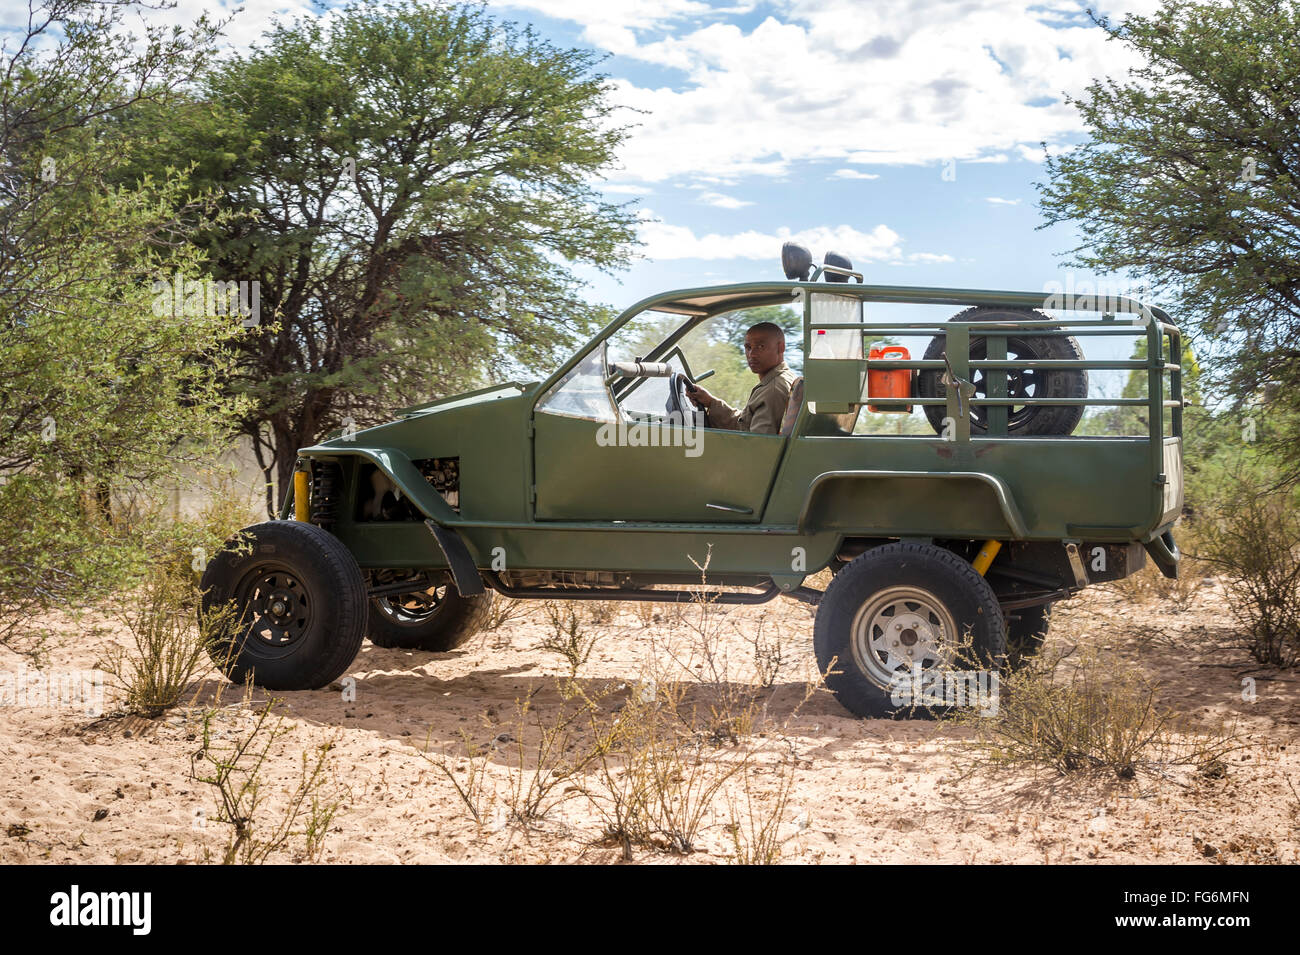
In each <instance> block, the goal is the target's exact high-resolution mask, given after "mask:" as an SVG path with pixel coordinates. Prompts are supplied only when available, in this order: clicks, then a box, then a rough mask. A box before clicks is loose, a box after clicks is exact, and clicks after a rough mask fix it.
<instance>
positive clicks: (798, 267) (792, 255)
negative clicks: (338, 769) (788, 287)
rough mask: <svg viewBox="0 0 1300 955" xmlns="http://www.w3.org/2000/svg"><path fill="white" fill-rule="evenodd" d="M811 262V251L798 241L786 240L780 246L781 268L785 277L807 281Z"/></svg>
mask: <svg viewBox="0 0 1300 955" xmlns="http://www.w3.org/2000/svg"><path fill="white" fill-rule="evenodd" d="M812 264H813V259H812V253H811V252H809V251H808V249H807V248H806V247H805V246H802V245H800V244H799V243H798V242H787V243H786V244H785V245H783V246H781V268H782V269H783V270H784V271H785V277H786V278H788V279H793V280H797V281H799V282H807V281H808V273H809V271H811V269H812Z"/></svg>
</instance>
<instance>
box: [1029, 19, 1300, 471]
mask: <svg viewBox="0 0 1300 955" xmlns="http://www.w3.org/2000/svg"><path fill="white" fill-rule="evenodd" d="M1098 22H1099V24H1100V25H1101V27H1102V28H1103V29H1105V30H1106V31H1107V32H1108V33H1109V34H1110V40H1111V42H1113V43H1114V44H1116V45H1121V46H1126V47H1129V48H1130V49H1132V50H1134V51H1136V52H1137V53H1138V54H1139V55H1140V57H1141V59H1142V61H1143V65H1142V66H1141V67H1140V68H1139V69H1137V70H1136V71H1135V72H1134V73H1133V74H1131V75H1130V76H1128V77H1126V78H1123V79H1115V78H1108V79H1103V80H1099V81H1097V82H1095V83H1093V84H1092V85H1091V86H1089V88H1088V90H1087V92H1086V94H1085V95H1084V96H1083V97H1082V98H1080V99H1079V100H1076V101H1075V102H1074V105H1075V106H1076V107H1077V108H1078V110H1079V112H1080V115H1081V117H1082V118H1083V120H1084V121H1085V123H1086V124H1087V126H1088V128H1089V131H1090V138H1089V139H1088V141H1087V142H1085V143H1084V144H1083V145H1082V146H1081V147H1080V148H1079V149H1077V150H1074V151H1073V152H1069V153H1064V154H1062V155H1058V156H1054V157H1050V158H1049V160H1048V164H1047V172H1048V175H1049V179H1050V181H1049V182H1048V183H1047V184H1045V185H1040V189H1041V194H1042V206H1043V209H1044V212H1045V213H1046V217H1047V222H1048V224H1051V223H1057V222H1071V223H1074V224H1075V225H1077V227H1078V228H1079V229H1080V230H1081V232H1082V236H1083V243H1082V245H1081V246H1080V247H1079V248H1078V249H1076V250H1074V252H1075V261H1076V264H1078V265H1080V266H1082V267H1085V268H1090V269H1099V270H1103V271H1107V272H1127V273H1128V274H1131V275H1134V276H1136V277H1142V278H1145V279H1148V280H1149V281H1150V282H1151V283H1152V284H1153V285H1155V286H1157V287H1165V288H1168V289H1169V291H1170V293H1171V295H1170V298H1171V300H1173V301H1176V302H1177V303H1178V305H1177V308H1176V309H1175V310H1174V311H1175V317H1176V318H1177V319H1178V320H1179V321H1180V324H1183V325H1188V324H1191V325H1193V326H1195V327H1196V328H1197V329H1198V330H1199V341H1198V353H1199V354H1200V356H1201V359H1202V361H1203V363H1204V365H1205V368H1206V371H1207V377H1208V378H1209V382H1208V383H1209V384H1210V385H1212V386H1213V387H1214V390H1215V392H1216V393H1217V394H1218V395H1219V397H1220V399H1221V400H1227V401H1230V402H1231V403H1232V404H1233V405H1235V406H1238V407H1240V406H1241V405H1246V404H1250V403H1251V402H1254V401H1259V400H1267V402H1268V404H1269V410H1268V414H1269V416H1270V419H1271V422H1272V425H1273V427H1271V429H1269V435H1270V436H1269V438H1268V440H1269V441H1270V442H1271V446H1272V447H1274V448H1279V449H1280V448H1286V447H1293V446H1294V440H1295V439H1296V437H1297V436H1300V414H1298V413H1297V412H1298V410H1300V191H1298V189H1300V182H1297V175H1298V174H1300V170H1298V169H1297V162H1300V158H1298V156H1297V129H1298V128H1300V44H1297V42H1296V37H1297V35H1300V4H1298V3H1297V2H1295V0H1241V2H1238V3H1233V4H1226V5H1225V4H1220V3H1206V2H1194V3H1188V2H1183V0H1178V2H1173V0H1171V2H1167V3H1166V4H1165V5H1164V6H1163V7H1162V8H1161V9H1159V10H1158V11H1156V12H1155V13H1154V14H1152V15H1151V16H1128V17H1126V18H1125V19H1124V20H1123V22H1122V23H1120V24H1118V25H1115V24H1112V23H1110V22H1108V21H1106V20H1104V19H1103V20H1099V21H1098ZM1290 461H1291V462H1292V465H1291V467H1290V468H1289V472H1290V474H1291V477H1292V478H1295V477H1297V476H1300V459H1297V458H1295V456H1294V455H1290Z"/></svg>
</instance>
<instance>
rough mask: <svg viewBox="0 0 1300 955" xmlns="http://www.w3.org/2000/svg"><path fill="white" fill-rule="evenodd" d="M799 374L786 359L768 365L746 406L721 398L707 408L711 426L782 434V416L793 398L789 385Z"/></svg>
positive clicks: (756, 432) (709, 425)
mask: <svg viewBox="0 0 1300 955" xmlns="http://www.w3.org/2000/svg"><path fill="white" fill-rule="evenodd" d="M796 377H797V376H796V375H795V373H794V372H792V371H791V370H790V366H789V365H787V364H786V363H785V362H781V364H779V365H777V366H776V367H775V368H771V369H768V371H767V373H766V374H765V375H763V377H762V378H760V379H758V384H756V385H755V386H754V390H753V391H751V392H750V393H749V401H748V402H746V403H745V407H744V409H742V410H741V411H737V410H736V409H735V408H733V407H731V405H729V404H727V403H726V402H725V401H723V400H722V399H721V398H719V399H718V400H717V401H716V402H714V405H713V407H712V408H710V409H709V410H708V418H707V423H708V427H710V428H721V429H722V430H724V431H751V432H753V433H754V434H780V433H781V418H782V417H784V416H785V406H786V404H787V403H788V402H789V400H790V386H791V385H792V384H793V383H794V380H795V378H796Z"/></svg>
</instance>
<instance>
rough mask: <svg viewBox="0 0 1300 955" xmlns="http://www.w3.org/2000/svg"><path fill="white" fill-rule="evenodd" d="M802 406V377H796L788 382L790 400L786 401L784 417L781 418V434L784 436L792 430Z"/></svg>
mask: <svg viewBox="0 0 1300 955" xmlns="http://www.w3.org/2000/svg"><path fill="white" fill-rule="evenodd" d="M802 408H803V378H802V377H799V378H796V379H795V380H794V381H793V382H791V383H790V400H789V401H788V402H786V406H785V417H783V418H782V419H781V436H782V437H785V436H786V435H788V434H790V432H792V431H793V430H794V423H795V422H796V421H798V420H799V411H800V409H802Z"/></svg>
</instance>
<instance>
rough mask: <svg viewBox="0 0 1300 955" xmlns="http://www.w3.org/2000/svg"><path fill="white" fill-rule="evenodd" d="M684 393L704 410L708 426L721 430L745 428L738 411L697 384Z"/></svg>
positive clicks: (742, 429)
mask: <svg viewBox="0 0 1300 955" xmlns="http://www.w3.org/2000/svg"><path fill="white" fill-rule="evenodd" d="M686 394H687V397H689V398H690V399H691V401H693V402H695V407H697V408H702V409H703V410H704V414H705V420H706V422H707V424H708V426H709V427H710V428H718V429H720V430H723V431H744V430H745V427H744V425H743V424H741V420H740V412H739V411H737V410H736V409H735V408H733V407H731V405H729V404H727V403H726V402H725V401H723V400H722V399H721V398H718V397H716V396H715V395H711V394H709V392H708V391H706V390H705V389H704V388H701V387H700V386H699V385H696V386H695V388H694V389H693V390H691V391H688V392H687V393H686Z"/></svg>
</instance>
